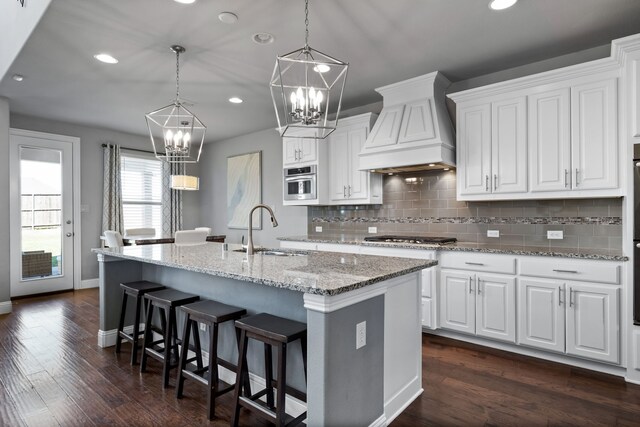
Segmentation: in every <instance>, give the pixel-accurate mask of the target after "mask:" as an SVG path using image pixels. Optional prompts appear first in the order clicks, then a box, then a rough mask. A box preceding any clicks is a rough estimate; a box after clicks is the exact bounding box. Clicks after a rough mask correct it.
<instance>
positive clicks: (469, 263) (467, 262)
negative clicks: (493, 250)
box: [464, 261, 484, 265]
mask: <svg viewBox="0 0 640 427" xmlns="http://www.w3.org/2000/svg"><path fill="white" fill-rule="evenodd" d="M464 263H465V264H467V265H484V264H483V263H481V262H471V261H465V262H464Z"/></svg>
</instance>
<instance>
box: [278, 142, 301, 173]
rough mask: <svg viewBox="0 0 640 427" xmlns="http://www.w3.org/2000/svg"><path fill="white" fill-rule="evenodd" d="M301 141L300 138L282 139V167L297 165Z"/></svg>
mask: <svg viewBox="0 0 640 427" xmlns="http://www.w3.org/2000/svg"><path fill="white" fill-rule="evenodd" d="M301 140H302V138H282V144H283V147H282V155H283V158H282V163H283V165H284V166H287V165H295V164H297V163H298V158H299V157H300V154H299V150H300V141H301Z"/></svg>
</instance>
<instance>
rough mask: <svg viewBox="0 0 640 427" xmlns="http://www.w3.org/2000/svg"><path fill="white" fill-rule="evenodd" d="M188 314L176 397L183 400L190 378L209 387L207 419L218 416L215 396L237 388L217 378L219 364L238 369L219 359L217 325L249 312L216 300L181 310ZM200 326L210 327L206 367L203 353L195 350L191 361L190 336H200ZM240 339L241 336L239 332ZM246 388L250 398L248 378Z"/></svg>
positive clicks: (194, 304) (185, 306)
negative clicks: (184, 390)
mask: <svg viewBox="0 0 640 427" xmlns="http://www.w3.org/2000/svg"><path fill="white" fill-rule="evenodd" d="M179 310H180V311H182V312H184V313H185V323H184V332H183V334H182V349H181V351H180V363H179V369H178V379H177V381H176V385H177V387H176V397H177V398H181V397H182V391H183V388H184V380H185V379H187V378H189V379H193V380H196V381H197V382H199V383H201V384H204V385H205V386H207V409H208V413H207V414H208V418H209V419H210V420H212V419H213V418H214V417H215V399H216V397H218V396H220V395H223V394H225V393H228V392H230V391H232V390H233V389H234V387H235V386H234V385H233V384H227V383H226V382H224V381H222V380H220V378H219V376H218V365H221V366H224V367H225V368H227V369H230V370H232V371H234V372H235V371H236V369H237V366H236V365H235V364H233V363H230V362H228V361H226V360H224V359H222V358H219V357H218V326H219V325H220V324H221V323H224V322H228V321H230V320H237V319H240V318H241V317H242V316H244V315H245V314H246V313H247V310H245V309H244V308H239V307H234V306H231V305H227V304H223V303H220V302H217V301H209V300H205V301H198V302H194V303H191V304H186V305H183V306H181V307H179ZM198 323H203V324H205V325H207V327H208V329H209V364H208V366H205V367H203V366H202V364H201V361H202V352H198V351H197V350H196V354H195V357H194V358H191V359H188V358H187V353H188V348H189V343H190V339H191V338H190V334H191V331H193V335H194V338H195V337H196V335H197V334H198ZM236 338H237V339H238V340H239V334H237V333H236ZM193 360H195V361H196V363H197V362H200V364H198V365H197V366H196V369H188V366H187V365H188V364H189V363H190V362H192V361H193ZM241 381H242V382H243V385H244V387H245V394H247V395H250V394H251V390H250V388H249V378H248V376H246V377H243V379H242V380H241Z"/></svg>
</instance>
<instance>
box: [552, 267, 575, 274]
mask: <svg viewBox="0 0 640 427" xmlns="http://www.w3.org/2000/svg"><path fill="white" fill-rule="evenodd" d="M553 271H555V272H556V273H573V274H578V272H577V271H576V270H556V269H555V268H554V269H553Z"/></svg>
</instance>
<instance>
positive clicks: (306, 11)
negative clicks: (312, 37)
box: [304, 0, 309, 50]
mask: <svg viewBox="0 0 640 427" xmlns="http://www.w3.org/2000/svg"><path fill="white" fill-rule="evenodd" d="M304 27H305V30H304V48H305V50H309V0H305V2H304Z"/></svg>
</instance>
